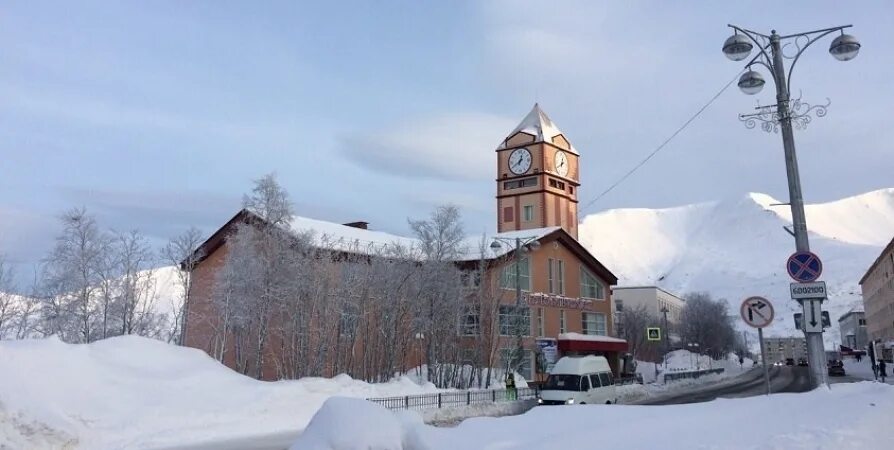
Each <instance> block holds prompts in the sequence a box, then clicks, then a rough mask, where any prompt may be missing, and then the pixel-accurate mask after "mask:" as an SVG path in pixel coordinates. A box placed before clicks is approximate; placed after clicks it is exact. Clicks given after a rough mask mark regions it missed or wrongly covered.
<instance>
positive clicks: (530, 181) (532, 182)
mask: <svg viewBox="0 0 894 450" xmlns="http://www.w3.org/2000/svg"><path fill="white" fill-rule="evenodd" d="M531 186H537V178H522V179H521V180H512V181H504V182H503V189H518V188H526V187H531Z"/></svg>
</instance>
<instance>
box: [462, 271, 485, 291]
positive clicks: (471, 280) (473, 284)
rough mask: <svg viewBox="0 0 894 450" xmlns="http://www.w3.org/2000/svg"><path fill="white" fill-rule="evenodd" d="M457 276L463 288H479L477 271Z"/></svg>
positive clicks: (478, 272) (479, 274) (479, 279)
mask: <svg viewBox="0 0 894 450" xmlns="http://www.w3.org/2000/svg"><path fill="white" fill-rule="evenodd" d="M459 276H460V279H461V281H462V284H463V287H466V288H477V287H478V286H481V272H480V271H478V270H472V271H468V272H462V273H461V274H460V275H459Z"/></svg>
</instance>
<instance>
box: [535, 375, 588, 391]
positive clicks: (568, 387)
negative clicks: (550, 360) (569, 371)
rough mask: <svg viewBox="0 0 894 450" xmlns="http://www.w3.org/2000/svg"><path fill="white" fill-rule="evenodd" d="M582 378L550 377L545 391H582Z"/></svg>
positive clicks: (568, 376)
mask: <svg viewBox="0 0 894 450" xmlns="http://www.w3.org/2000/svg"><path fill="white" fill-rule="evenodd" d="M580 378H581V377H579V376H577V375H562V374H557V375H550V376H549V378H547V379H546V385H544V386H543V390H545V391H546V390H549V391H578V390H580Z"/></svg>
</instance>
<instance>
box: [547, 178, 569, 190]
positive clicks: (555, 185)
mask: <svg viewBox="0 0 894 450" xmlns="http://www.w3.org/2000/svg"><path fill="white" fill-rule="evenodd" d="M549 187H553V188H556V189H561V190H563V191H564V190H565V183H564V182H562V181H559V180H556V179H554V178H550V179H549Z"/></svg>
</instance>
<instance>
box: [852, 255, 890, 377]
mask: <svg viewBox="0 0 894 450" xmlns="http://www.w3.org/2000/svg"><path fill="white" fill-rule="evenodd" d="M860 288H861V289H862V291H863V308H864V310H865V311H866V333H867V335H868V338H869V341H871V342H875V343H876V344H877V345H876V350H877V351H878V352H879V353H880V354H881V355H883V356H884V358H885V359H887V360H889V361H890V360H891V359H894V239H892V240H891V242H889V243H888V245H887V246H886V247H885V249H884V250H882V253H881V254H880V255H879V256H878V258H876V260H875V262H873V263H872V265H871V266H869V270H867V271H866V274H865V275H863V278H862V279H860Z"/></svg>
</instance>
